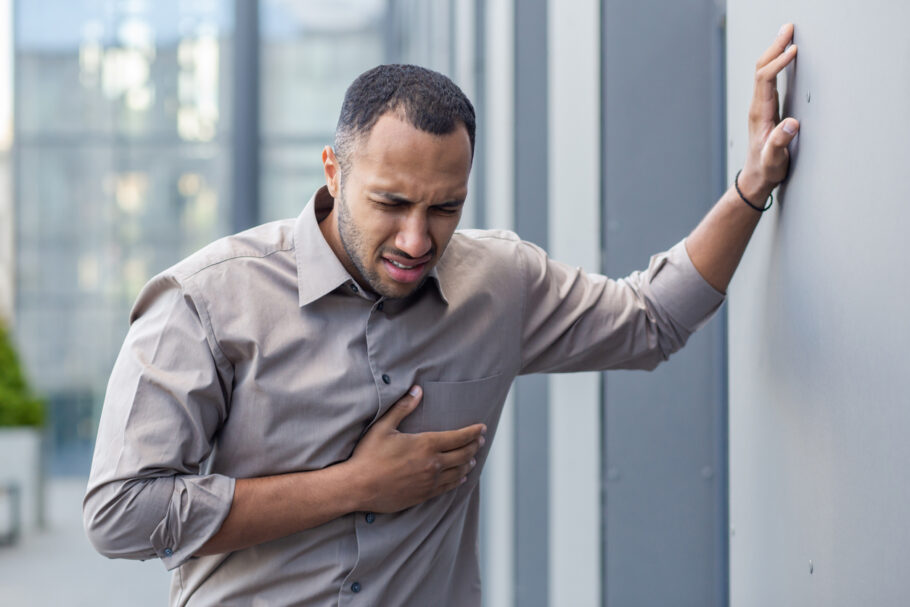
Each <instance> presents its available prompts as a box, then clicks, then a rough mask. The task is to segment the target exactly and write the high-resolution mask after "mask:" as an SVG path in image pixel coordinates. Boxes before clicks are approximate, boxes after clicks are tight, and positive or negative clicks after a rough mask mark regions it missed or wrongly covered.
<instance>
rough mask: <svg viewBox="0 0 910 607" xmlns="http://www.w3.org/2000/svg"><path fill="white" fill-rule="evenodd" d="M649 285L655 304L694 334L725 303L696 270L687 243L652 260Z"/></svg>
mask: <svg viewBox="0 0 910 607" xmlns="http://www.w3.org/2000/svg"><path fill="white" fill-rule="evenodd" d="M648 282H649V283H650V286H651V292H652V293H653V295H654V298H655V300H657V302H658V303H659V304H660V305H661V306H662V307H663V308H664V309H665V310H666V311H667V313H668V314H669V315H670V317H671V318H673V320H675V321H676V322H678V323H680V324H681V325H682V326H683V327H685V328H686V329H687V330H689V331H691V332H695V331H696V330H698V329H699V328H701V327H702V325H704V324H705V323H706V322H708V321H709V320H710V319H711V317H712V316H713V315H714V313H715V312H716V311H717V309H718V308H719V307H720V304H722V303H723V302H724V299H725V296H724V294H723V293H720V292H719V291H717V290H716V289H715V288H714V287H712V286H711V285H709V284H708V283H707V282H706V281H705V279H704V278H702V276H701V274H699V273H698V270H696V269H695V266H694V265H693V264H692V260H691V259H690V258H689V253H688V251H686V241H685V240H681V241H680V242H678V243H676V245H674V246H673V248H672V249H670V250H669V251H667V252H665V253H661V254H659V255H655V256H654V257H652V258H651V263H650V265H649V267H648Z"/></svg>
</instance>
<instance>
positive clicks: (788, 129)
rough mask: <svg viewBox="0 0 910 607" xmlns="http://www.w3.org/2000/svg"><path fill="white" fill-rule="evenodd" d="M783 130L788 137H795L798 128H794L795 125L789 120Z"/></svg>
mask: <svg viewBox="0 0 910 607" xmlns="http://www.w3.org/2000/svg"><path fill="white" fill-rule="evenodd" d="M783 129H784V132H785V133H786V134H788V135H794V134H795V133H796V127H795V126H793V123H792V122H791V121H789V120H787V121H785V122H784V126H783Z"/></svg>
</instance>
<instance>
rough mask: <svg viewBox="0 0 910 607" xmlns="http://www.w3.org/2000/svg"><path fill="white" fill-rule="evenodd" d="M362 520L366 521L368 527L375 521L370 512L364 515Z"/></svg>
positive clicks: (374, 516)
mask: <svg viewBox="0 0 910 607" xmlns="http://www.w3.org/2000/svg"><path fill="white" fill-rule="evenodd" d="M364 518H366V519H367V524H368V525H372V524H373V521H375V520H376V515H375V514H373V513H372V512H367V515H366V516H365V517H364Z"/></svg>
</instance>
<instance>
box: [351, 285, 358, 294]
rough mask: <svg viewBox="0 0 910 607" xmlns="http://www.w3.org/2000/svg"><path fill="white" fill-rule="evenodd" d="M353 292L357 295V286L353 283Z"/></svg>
mask: <svg viewBox="0 0 910 607" xmlns="http://www.w3.org/2000/svg"><path fill="white" fill-rule="evenodd" d="M351 290H352V291H354V292H355V293H356V292H357V285H355V284H354V283H351Z"/></svg>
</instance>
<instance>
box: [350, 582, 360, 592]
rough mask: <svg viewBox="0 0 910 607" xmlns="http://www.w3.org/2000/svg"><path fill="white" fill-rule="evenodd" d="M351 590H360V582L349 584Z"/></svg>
mask: <svg viewBox="0 0 910 607" xmlns="http://www.w3.org/2000/svg"><path fill="white" fill-rule="evenodd" d="M351 592H360V582H354V583H353V584H351Z"/></svg>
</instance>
